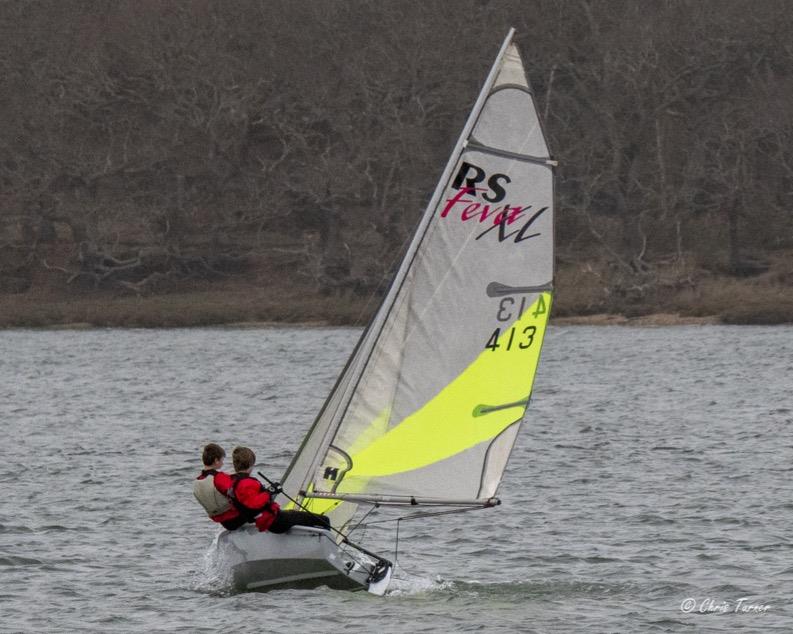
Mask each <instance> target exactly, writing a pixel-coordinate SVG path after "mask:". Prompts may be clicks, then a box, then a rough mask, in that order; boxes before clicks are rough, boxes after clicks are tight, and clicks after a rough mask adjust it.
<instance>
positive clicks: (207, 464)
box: [193, 442, 244, 530]
mask: <svg viewBox="0 0 793 634" xmlns="http://www.w3.org/2000/svg"><path fill="white" fill-rule="evenodd" d="M225 457H226V452H225V450H224V449H223V447H221V446H220V445H216V444H215V443H213V442H211V443H209V444H208V445H207V446H206V447H204V451H203V453H202V454H201V461H202V462H203V463H204V469H203V471H201V475H199V476H198V477H197V478H196V479H195V482H193V495H195V497H196V499H197V500H198V502H199V503H200V504H201V506H203V507H204V510H205V511H206V512H207V515H209V519H211V520H212V521H213V522H218V523H219V524H222V525H223V527H224V528H227V529H229V530H234V529H235V528H239V527H240V526H242V524H243V523H244V521H243V520H241V519H240V512H239V510H237V508H236V507H235V506H234V505H232V504H231V501H230V500H229V498H228V497H227V494H228V490H229V488H230V487H231V485H232V483H233V481H232V479H231V476H230V475H229V474H228V473H224V472H223V471H221V469H222V468H223V460H224V459H225Z"/></svg>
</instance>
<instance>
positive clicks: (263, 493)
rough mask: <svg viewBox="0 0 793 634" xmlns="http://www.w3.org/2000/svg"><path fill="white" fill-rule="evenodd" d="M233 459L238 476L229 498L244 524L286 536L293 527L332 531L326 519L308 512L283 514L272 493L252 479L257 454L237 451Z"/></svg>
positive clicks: (241, 450) (287, 512)
mask: <svg viewBox="0 0 793 634" xmlns="http://www.w3.org/2000/svg"><path fill="white" fill-rule="evenodd" d="M231 458H232V460H233V461H234V471H236V473H235V474H234V475H233V476H231V479H232V484H231V486H230V487H229V489H228V493H227V494H228V496H229V498H230V499H231V501H232V504H233V505H234V507H236V509H237V511H238V512H239V514H240V518H241V519H243V523H244V522H254V523H255V524H256V528H258V529H259V530H260V531H266V530H269V531H270V532H271V533H285V532H286V531H288V530H289V529H290V528H291V527H292V526H315V527H317V528H325V529H329V528H330V520H328V518H327V517H325V516H324V515H315V514H314V513H307V512H305V511H291V510H290V511H282V510H281V508H280V506H279V505H278V504H277V503H276V502H275V501H274V500H273V498H272V494H271V493H270V491H269V490H267V489H266V488H265V487H264V485H263V484H262V483H261V482H259V481H258V480H257V479H256V478H254V477H252V476H251V471H252V470H253V467H254V466H255V465H256V454H254V453H253V451H252V450H251V449H249V448H248V447H237V448H236V449H234V451H233V452H232V454H231ZM241 525H242V523H240V526H241ZM227 528H228V527H227ZM231 530H233V529H231Z"/></svg>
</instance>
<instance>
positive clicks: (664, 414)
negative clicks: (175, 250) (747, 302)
mask: <svg viewBox="0 0 793 634" xmlns="http://www.w3.org/2000/svg"><path fill="white" fill-rule="evenodd" d="M357 334H358V331H355V330H350V329H299V328H288V329H270V330H226V329H205V330H177V331H145V330H98V331H50V332H40V331H38V332H36V331H5V332H0V421H1V422H2V428H3V430H4V431H5V438H4V441H5V442H4V443H3V454H4V455H3V462H4V468H3V469H2V470H0V487H2V490H3V495H2V496H1V497H0V500H2V501H1V502H0V579H2V583H1V584H0V631H14V632H16V631H47V632H73V631H81V632H133V631H146V632H160V631H162V632H165V631H191V632H216V631H218V630H224V631H232V630H235V629H242V630H246V631H273V630H276V631H290V630H297V631H301V632H329V631H334V632H338V631H347V632H372V631H380V632H411V633H414V632H451V631H455V632H456V631H460V632H465V631H483V632H531V631H536V632H567V631H578V630H583V629H584V628H590V629H592V630H593V631H602V632H606V631H610V632H676V631H692V632H721V631H724V630H726V629H730V630H744V631H765V632H771V631H779V632H783V631H785V632H787V631H789V630H790V629H791V626H793V609H792V608H791V605H790V602H791V596H793V547H792V546H791V544H793V528H791V527H792V526H793V499H791V495H790V480H791V475H792V474H793V461H792V460H791V459H792V458H793V440H792V436H793V434H792V433H791V424H792V423H793V400H792V399H791V397H790V393H789V390H790V387H791V376H793V329H792V328H789V327H775V328H753V327H716V326H712V327H711V326H708V327H676V328H655V329H640V328H624V327H592V328H590V327H570V328H552V329H551V330H550V332H549V337H548V340H547V342H546V347H545V352H544V353H543V359H542V363H541V366H540V374H539V376H538V380H537V383H536V385H535V395H534V400H533V403H532V408H531V413H532V418H531V421H530V423H529V424H528V425H526V426H525V427H524V429H523V431H522V432H521V435H520V438H519V441H518V445H517V446H516V449H515V453H514V454H513V458H512V461H511V463H510V467H509V469H508V471H507V473H506V475H505V480H504V485H503V487H502V493H501V495H502V499H503V501H504V504H503V505H502V506H501V507H500V508H498V509H495V510H487V511H476V512H472V513H466V514H462V515H457V516H452V517H444V518H437V519H435V520H432V521H429V520H426V521H423V522H405V523H403V524H402V526H401V529H400V544H399V563H400V566H401V567H400V569H399V571H398V573H397V579H396V581H395V582H394V583H393V586H392V589H391V590H390V592H389V594H388V595H387V596H386V597H385V598H377V597H373V596H370V595H367V594H362V593H349V592H342V591H333V590H329V589H319V590H314V591H297V590H284V591H277V592H271V593H268V594H256V593H246V594H233V593H231V592H229V591H228V589H227V587H226V586H225V584H224V583H223V581H222V580H221V579H219V578H218V577H217V573H216V571H215V569H214V568H213V566H212V565H211V562H208V561H207V556H206V554H207V552H208V550H209V546H210V543H211V541H212V538H213V536H214V534H215V528H214V526H213V525H212V524H211V522H209V521H208V520H207V519H206V517H205V516H203V512H202V511H201V509H200V508H199V507H198V505H197V504H196V503H195V501H194V500H193V499H192V495H191V485H192V482H191V480H192V478H193V477H194V476H195V474H196V472H197V468H198V465H197V456H198V453H199V451H200V447H201V446H202V445H203V444H204V443H205V442H207V441H210V440H212V441H216V442H220V443H221V444H223V445H224V446H226V447H227V448H231V447H233V446H234V445H236V444H248V445H250V446H252V447H254V448H255V449H256V451H257V453H258V455H259V462H260V464H261V465H263V466H264V468H265V469H267V470H268V471H269V472H270V473H272V474H276V475H280V473H281V472H282V471H283V469H284V467H285V466H286V465H287V463H288V461H289V459H290V456H291V454H292V452H293V450H294V448H295V447H297V445H298V443H299V441H300V439H301V438H302V437H303V434H304V433H305V431H306V429H307V427H308V424H309V423H310V421H311V419H312V416H313V414H314V413H315V412H316V411H317V409H318V408H319V406H320V405H321V402H322V400H323V398H324V395H325V394H326V392H327V391H328V389H329V388H330V386H331V385H332V383H333V380H334V379H335V376H336V373H337V371H338V370H339V368H340V367H341V366H342V364H343V362H344V359H345V358H346V355H347V354H348V353H349V351H350V349H351V348H352V346H353V345H354V342H355V339H356V337H357ZM362 537H363V538H364V543H365V544H366V545H369V546H373V547H376V548H378V549H380V550H383V551H384V552H385V553H386V554H387V553H391V554H393V548H394V534H393V529H392V527H389V528H387V529H384V528H375V527H372V528H370V529H368V530H367V533H366V534H365V535H363V536H362ZM744 598H745V600H744V601H742V602H741V601H740V600H741V599H744ZM686 599H693V603H692V604H691V605H693V608H692V609H693V612H692V613H686V612H684V611H683V610H682V609H681V605H683V602H684V601H685V600H686ZM747 606H754V607H753V608H751V609H752V610H753V611H751V612H748V613H743V612H741V609H742V608H746V607H747ZM684 607H686V608H687V609H688V608H689V607H690V606H689V604H685V606H684ZM736 608H737V609H738V613H736Z"/></svg>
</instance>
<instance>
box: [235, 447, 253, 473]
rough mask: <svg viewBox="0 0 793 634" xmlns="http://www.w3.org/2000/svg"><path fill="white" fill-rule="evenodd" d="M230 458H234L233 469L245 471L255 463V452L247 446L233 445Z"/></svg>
mask: <svg viewBox="0 0 793 634" xmlns="http://www.w3.org/2000/svg"><path fill="white" fill-rule="evenodd" d="M231 458H232V460H234V471H245V469H250V468H251V467H252V466H253V465H255V464H256V454H255V453H253V450H252V449H248V448H247V447H235V448H234V452H233V453H232V454H231Z"/></svg>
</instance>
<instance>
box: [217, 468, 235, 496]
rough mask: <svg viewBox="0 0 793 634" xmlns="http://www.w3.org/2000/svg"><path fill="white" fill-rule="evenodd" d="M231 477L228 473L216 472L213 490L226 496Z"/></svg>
mask: <svg viewBox="0 0 793 634" xmlns="http://www.w3.org/2000/svg"><path fill="white" fill-rule="evenodd" d="M231 483H232V480H231V476H230V475H229V474H228V473H223V472H222V471H218V472H217V473H216V474H215V488H216V489H217V490H218V492H220V493H222V494H223V495H226V494H227V493H228V492H229V489H230V488H231Z"/></svg>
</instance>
